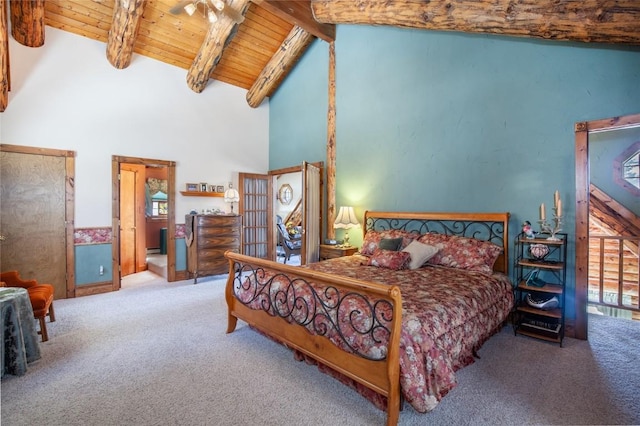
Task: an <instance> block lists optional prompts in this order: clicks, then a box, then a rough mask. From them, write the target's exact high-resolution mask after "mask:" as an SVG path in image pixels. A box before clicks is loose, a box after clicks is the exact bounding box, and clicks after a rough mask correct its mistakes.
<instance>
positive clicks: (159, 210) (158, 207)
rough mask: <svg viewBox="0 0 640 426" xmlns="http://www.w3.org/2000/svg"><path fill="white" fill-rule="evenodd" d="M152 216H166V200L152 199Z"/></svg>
mask: <svg viewBox="0 0 640 426" xmlns="http://www.w3.org/2000/svg"><path fill="white" fill-rule="evenodd" d="M152 206H153V207H152V210H151V215H152V216H166V215H167V200H164V201H159V200H153V199H152Z"/></svg>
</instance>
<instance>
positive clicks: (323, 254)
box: [320, 244, 358, 260]
mask: <svg viewBox="0 0 640 426" xmlns="http://www.w3.org/2000/svg"><path fill="white" fill-rule="evenodd" d="M357 251H358V247H353V246H351V247H339V246H331V245H328V244H320V260H327V259H334V258H336V257H342V256H351V255H352V254H354V253H355V252H357Z"/></svg>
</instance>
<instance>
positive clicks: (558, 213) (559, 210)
mask: <svg viewBox="0 0 640 426" xmlns="http://www.w3.org/2000/svg"><path fill="white" fill-rule="evenodd" d="M556 215H557V216H558V217H561V216H562V200H560V199H559V200H558V208H557V209H556Z"/></svg>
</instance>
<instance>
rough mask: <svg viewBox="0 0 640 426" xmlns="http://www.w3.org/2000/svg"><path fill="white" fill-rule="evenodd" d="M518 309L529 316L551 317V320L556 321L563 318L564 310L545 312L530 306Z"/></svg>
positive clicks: (522, 306)
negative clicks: (554, 319)
mask: <svg viewBox="0 0 640 426" xmlns="http://www.w3.org/2000/svg"><path fill="white" fill-rule="evenodd" d="M517 309H518V311H520V312H526V313H527V314H533V315H538V316H541V317H549V318H556V319H561V318H562V309H560V308H555V309H549V310H546V311H545V310H543V309H538V308H534V307H533V306H529V305H520V306H518V308H517Z"/></svg>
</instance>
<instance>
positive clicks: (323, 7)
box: [0, 0, 640, 112]
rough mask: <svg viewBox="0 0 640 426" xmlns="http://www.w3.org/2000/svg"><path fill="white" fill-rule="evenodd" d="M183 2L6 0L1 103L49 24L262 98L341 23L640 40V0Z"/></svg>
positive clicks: (199, 81)
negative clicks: (24, 50) (12, 53)
mask: <svg viewBox="0 0 640 426" xmlns="http://www.w3.org/2000/svg"><path fill="white" fill-rule="evenodd" d="M180 1H181V0H46V1H45V0H0V112H2V111H4V110H5V108H6V107H7V103H8V91H9V90H10V67H9V48H8V37H9V34H11V36H12V37H13V38H14V39H15V40H16V41H17V42H19V43H21V44H23V45H26V46H31V47H39V46H42V45H44V44H45V42H46V40H45V31H44V29H45V26H46V25H49V26H51V27H54V28H58V29H60V30H63V31H68V32H72V33H75V34H78V35H81V36H84V37H89V38H92V39H95V40H99V41H102V42H105V43H106V48H105V50H106V55H105V56H106V57H105V59H106V60H108V61H109V62H110V63H111V64H112V65H113V66H114V67H116V68H126V67H128V66H135V54H138V55H143V56H148V57H151V58H155V59H157V60H159V61H162V62H166V63H168V64H172V65H175V66H178V67H181V68H184V69H185V70H186V76H185V80H186V84H187V85H188V86H189V87H190V88H191V89H192V90H194V91H195V92H198V93H199V92H202V91H203V90H205V88H206V86H207V85H208V84H210V82H211V80H218V81H222V82H226V83H229V84H232V85H234V86H237V87H240V88H243V89H246V90H247V96H246V97H247V102H248V104H249V105H250V106H252V107H257V106H258V105H260V104H261V103H262V101H263V100H264V98H265V97H268V96H271V95H272V94H273V93H274V92H275V91H276V90H277V88H278V86H279V85H280V83H281V82H282V81H283V80H284V78H286V76H287V74H288V73H289V71H290V70H291V69H292V68H293V66H294V65H295V63H296V62H297V61H298V59H299V58H300V57H301V56H302V55H303V54H304V52H305V50H306V49H307V48H308V46H309V45H310V43H311V42H312V41H313V40H314V39H315V38H320V39H322V40H324V41H325V42H329V43H331V42H333V41H334V40H335V34H336V30H335V24H367V25H393V26H398V27H408V28H422V29H431V30H444V31H463V32H480V33H493V34H505V35H513V36H524V37H536V38H545V39H554V40H569V41H581V42H601V43H621V44H630V45H640V7H638V1H637V0H616V1H612V0H563V1H558V0H474V1H470V0H432V1H427V0H224V3H225V5H224V6H225V8H230V9H232V10H235V11H237V12H239V13H241V14H242V15H243V16H244V18H243V19H242V17H240V19H238V17H235V19H234V17H233V14H229V15H227V14H225V13H220V14H218V19H217V21H216V22H214V23H210V22H209V20H207V19H206V14H205V13H203V11H204V8H203V4H204V3H206V1H209V2H210V4H211V5H213V4H214V2H213V1H212V0H194V1H196V2H198V1H199V3H200V4H199V8H198V10H197V11H196V13H194V14H193V15H191V16H190V15H188V14H187V13H184V12H182V10H181V9H182V8H181V7H177V8H176V5H177V4H179V3H180ZM182 4H186V2H183V3H181V5H182ZM172 8H175V9H174V13H175V11H176V10H180V12H181V13H179V14H174V13H172V12H171V11H172ZM223 10H224V9H223ZM227 10H228V9H227ZM240 21H241V22H240ZM9 25H10V31H9ZM381 54H384V52H381Z"/></svg>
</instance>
